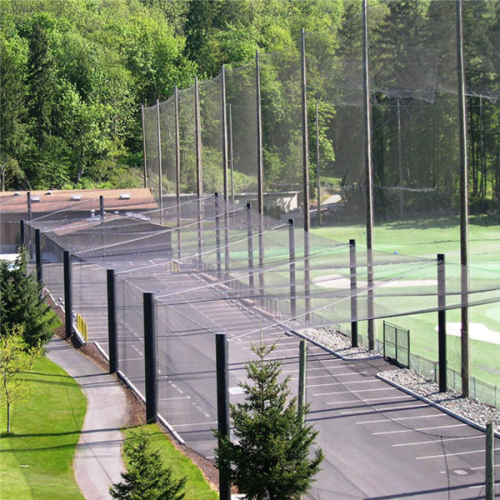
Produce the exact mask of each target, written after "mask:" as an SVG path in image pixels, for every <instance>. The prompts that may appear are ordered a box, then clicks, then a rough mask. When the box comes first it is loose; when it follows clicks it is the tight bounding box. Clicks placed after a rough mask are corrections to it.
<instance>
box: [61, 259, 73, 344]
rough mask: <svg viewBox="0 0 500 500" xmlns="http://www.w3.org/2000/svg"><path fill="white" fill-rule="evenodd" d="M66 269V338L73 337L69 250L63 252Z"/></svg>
mask: <svg viewBox="0 0 500 500" xmlns="http://www.w3.org/2000/svg"><path fill="white" fill-rule="evenodd" d="M63 268H64V321H65V323H66V325H65V331H66V338H67V339H69V338H70V337H71V335H73V296H72V292H71V254H70V253H69V250H64V251H63Z"/></svg>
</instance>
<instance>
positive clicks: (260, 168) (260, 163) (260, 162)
mask: <svg viewBox="0 0 500 500" xmlns="http://www.w3.org/2000/svg"><path fill="white" fill-rule="evenodd" d="M255 86H256V101H257V102H256V105H257V190H258V194H257V199H258V202H257V210H258V212H259V268H260V273H259V291H260V295H264V289H265V283H264V272H263V269H264V234H263V225H264V224H263V217H264V155H263V149H262V102H261V96H260V60H259V51H258V50H257V51H256V52H255Z"/></svg>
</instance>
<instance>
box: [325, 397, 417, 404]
mask: <svg viewBox="0 0 500 500" xmlns="http://www.w3.org/2000/svg"><path fill="white" fill-rule="evenodd" d="M407 397H408V396H394V397H392V398H370V399H354V400H352V401H332V402H331V403H326V404H327V405H338V404H340V403H366V402H368V401H387V400H390V401H393V400H394V399H404V398H407ZM408 401H412V400H411V399H409V400H408Z"/></svg>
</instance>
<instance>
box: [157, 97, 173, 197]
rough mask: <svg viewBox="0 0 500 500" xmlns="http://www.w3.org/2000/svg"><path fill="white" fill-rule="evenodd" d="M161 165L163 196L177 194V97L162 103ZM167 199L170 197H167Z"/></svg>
mask: <svg viewBox="0 0 500 500" xmlns="http://www.w3.org/2000/svg"><path fill="white" fill-rule="evenodd" d="M160 131H161V164H162V186H163V194H164V195H169V194H175V192H176V181H177V172H176V158H175V143H176V137H175V96H173V97H171V98H170V99H169V100H168V101H165V102H162V103H160ZM167 199H169V198H168V196H167Z"/></svg>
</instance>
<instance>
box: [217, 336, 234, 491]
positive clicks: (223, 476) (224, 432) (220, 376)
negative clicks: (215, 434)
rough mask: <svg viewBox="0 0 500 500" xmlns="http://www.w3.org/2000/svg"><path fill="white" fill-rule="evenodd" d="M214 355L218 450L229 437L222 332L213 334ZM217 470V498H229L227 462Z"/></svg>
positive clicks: (226, 356)
mask: <svg viewBox="0 0 500 500" xmlns="http://www.w3.org/2000/svg"><path fill="white" fill-rule="evenodd" d="M215 357H216V367H217V422H218V426H217V427H218V431H219V450H220V449H221V440H222V439H227V440H230V439H231V435H230V427H229V423H230V420H229V356H228V346H227V338H226V335H225V334H224V333H218V334H216V335H215ZM221 465H222V467H221V468H220V471H219V498H220V500H231V479H230V477H229V474H228V472H229V464H228V463H227V462H225V461H224V462H223V463H221Z"/></svg>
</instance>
